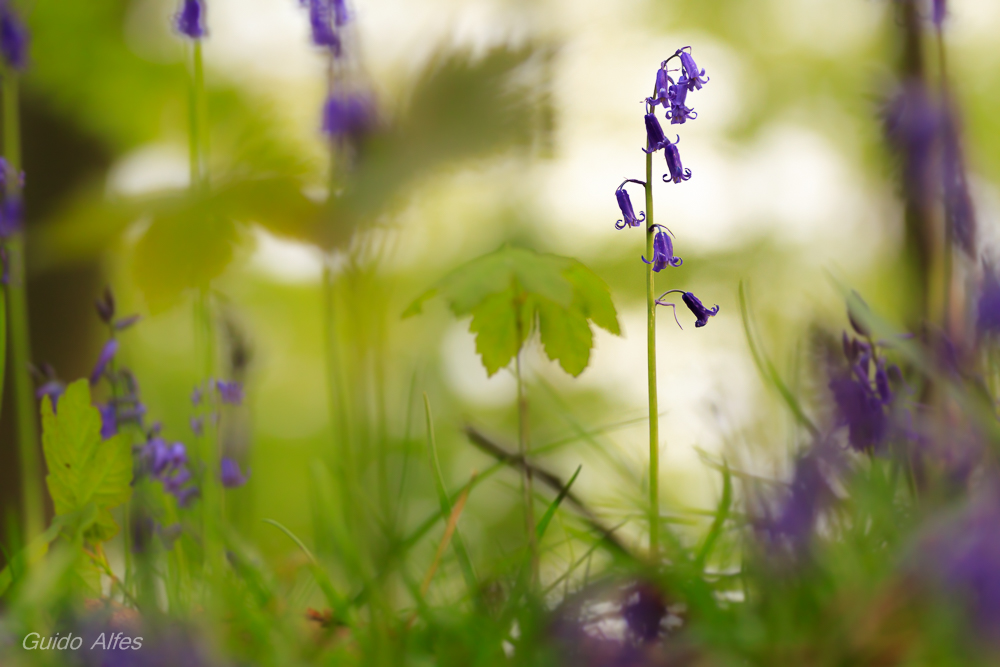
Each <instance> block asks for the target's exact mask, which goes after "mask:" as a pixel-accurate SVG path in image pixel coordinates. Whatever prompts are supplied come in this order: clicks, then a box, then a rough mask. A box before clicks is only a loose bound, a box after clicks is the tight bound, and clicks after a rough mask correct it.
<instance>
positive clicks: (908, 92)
mask: <svg viewBox="0 0 1000 667" xmlns="http://www.w3.org/2000/svg"><path fill="white" fill-rule="evenodd" d="M884 121H885V129H886V136H887V137H888V139H889V143H890V144H891V145H892V147H893V148H894V149H895V150H896V151H897V152H898V153H899V155H900V157H901V158H902V171H903V186H904V188H905V193H906V196H907V199H908V200H909V201H911V202H913V203H914V204H916V205H917V206H918V207H920V208H926V207H927V206H928V205H929V204H930V197H931V194H932V192H933V189H932V188H931V176H932V175H933V173H934V152H935V151H934V147H935V145H936V143H937V136H938V132H939V129H940V126H941V115H940V112H939V110H938V109H937V107H936V106H935V105H934V104H933V103H932V101H931V98H930V95H929V94H928V92H927V89H926V87H925V86H924V84H923V83H922V82H920V81H908V82H905V83H904V85H903V86H902V87H901V88H900V90H899V92H897V93H896V95H895V97H894V98H893V99H892V100H890V102H889V103H888V104H887V105H886V109H885V113H884Z"/></svg>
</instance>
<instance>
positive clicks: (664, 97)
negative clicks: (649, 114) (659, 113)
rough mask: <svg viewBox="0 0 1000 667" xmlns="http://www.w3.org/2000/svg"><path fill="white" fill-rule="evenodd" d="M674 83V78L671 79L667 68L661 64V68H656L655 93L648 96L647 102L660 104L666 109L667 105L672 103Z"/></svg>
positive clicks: (654, 104) (652, 104)
mask: <svg viewBox="0 0 1000 667" xmlns="http://www.w3.org/2000/svg"><path fill="white" fill-rule="evenodd" d="M673 84H674V82H673V79H671V78H670V74H668V73H667V68H666V67H663V66H661V67H660V69H658V70H656V84H655V85H654V94H653V96H652V97H647V98H646V102H647V104H649V105H650V106H653V107H655V106H656V105H657V104H659V105H660V106H662V107H663V108H664V109H666V108H667V105H668V104H669V103H670V87H671V86H672V85H673Z"/></svg>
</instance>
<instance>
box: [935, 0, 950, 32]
mask: <svg viewBox="0 0 1000 667" xmlns="http://www.w3.org/2000/svg"><path fill="white" fill-rule="evenodd" d="M947 17H948V2H947V0H934V8H933V10H932V15H931V19H932V20H933V21H934V25H936V26H937V27H939V28H940V27H941V26H942V24H944V20H945V19H946V18H947Z"/></svg>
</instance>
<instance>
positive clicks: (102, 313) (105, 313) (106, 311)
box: [94, 287, 115, 324]
mask: <svg viewBox="0 0 1000 667" xmlns="http://www.w3.org/2000/svg"><path fill="white" fill-rule="evenodd" d="M94 308H96V309H97V316H98V317H99V318H101V321H102V322H104V323H105V324H111V322H112V321H113V320H114V319H115V295H114V294H113V293H112V292H111V288H110V287H105V288H104V293H103V294H101V296H100V297H99V298H98V299H97V300H96V301H94Z"/></svg>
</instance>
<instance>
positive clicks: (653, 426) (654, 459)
mask: <svg viewBox="0 0 1000 667" xmlns="http://www.w3.org/2000/svg"><path fill="white" fill-rule="evenodd" d="M655 231H656V230H655V228H654V227H653V155H652V153H647V154H646V257H652V256H653V237H654V235H655ZM655 275H656V274H654V273H653V265H652V264H647V265H646V365H647V377H648V381H649V554H650V556H652V557H653V558H655V557H656V554H657V552H658V551H659V548H660V424H659V414H660V413H659V408H658V407H657V402H656V283H655V280H654V277H655Z"/></svg>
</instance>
